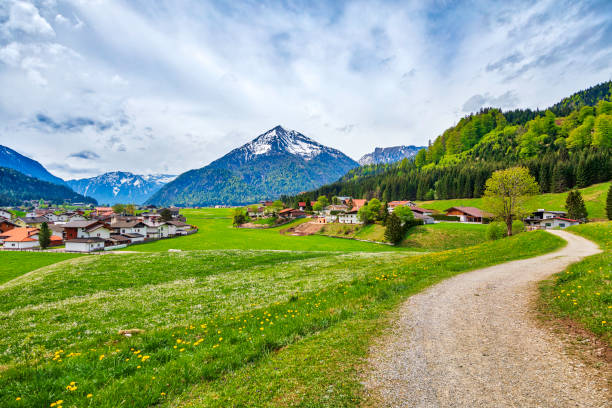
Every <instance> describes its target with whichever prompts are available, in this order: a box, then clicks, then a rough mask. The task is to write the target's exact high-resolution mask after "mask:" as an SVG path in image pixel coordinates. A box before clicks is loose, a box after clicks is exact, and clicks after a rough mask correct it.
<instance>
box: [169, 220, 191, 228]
mask: <svg viewBox="0 0 612 408" xmlns="http://www.w3.org/2000/svg"><path fill="white" fill-rule="evenodd" d="M166 224H170V225H174V226H175V227H188V226H189V224H186V223H184V222H183V221H166Z"/></svg>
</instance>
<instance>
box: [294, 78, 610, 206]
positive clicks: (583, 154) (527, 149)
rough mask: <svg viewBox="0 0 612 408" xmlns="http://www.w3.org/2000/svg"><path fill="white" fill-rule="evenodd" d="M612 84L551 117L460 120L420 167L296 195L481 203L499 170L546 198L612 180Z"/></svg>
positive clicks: (351, 176)
mask: <svg viewBox="0 0 612 408" xmlns="http://www.w3.org/2000/svg"><path fill="white" fill-rule="evenodd" d="M611 151H612V81H608V82H605V83H602V84H599V85H596V86H594V87H592V88H589V89H587V90H584V91H581V92H578V93H576V94H574V95H572V96H570V97H568V98H565V99H563V100H562V101H561V102H559V103H557V104H555V105H553V106H552V107H550V108H549V109H547V110H545V111H538V110H535V111H534V110H530V109H525V110H513V111H508V112H502V111H501V110H500V109H496V108H486V109H481V110H480V112H478V113H475V114H471V115H469V116H466V117H464V118H462V119H461V120H460V121H459V123H458V124H457V125H455V126H453V127H451V128H449V129H447V130H446V131H444V132H443V133H442V135H440V136H438V137H437V138H436V139H435V141H434V142H433V143H430V144H429V147H428V149H426V150H425V149H424V150H421V151H420V152H419V153H418V154H417V156H416V157H415V159H414V161H409V160H404V161H402V162H399V163H393V164H379V165H369V166H362V167H358V168H355V169H352V170H351V171H349V172H348V173H347V174H346V175H345V176H343V177H342V178H341V179H340V180H338V181H337V182H335V183H332V184H328V185H325V186H322V187H320V188H318V189H317V190H314V191H310V192H306V193H302V194H299V195H297V196H292V197H289V196H285V197H282V199H283V201H284V202H285V203H287V204H294V203H295V202H296V201H304V200H308V199H316V198H317V197H318V196H321V195H325V196H328V197H330V198H331V197H333V196H351V197H359V198H366V199H370V198H373V197H376V198H379V199H381V200H384V201H391V200H402V199H410V200H433V199H452V198H474V197H480V196H481V195H482V194H483V192H484V185H485V182H486V180H487V179H488V178H489V177H490V176H491V174H492V173H493V172H494V171H495V170H499V169H503V168H508V167H511V166H515V165H523V166H525V167H527V168H529V170H530V172H531V174H532V175H533V176H534V177H535V178H536V180H537V181H538V183H539V185H540V189H541V192H543V193H548V192H563V191H567V190H568V189H571V188H574V187H579V188H581V187H586V186H589V185H591V184H594V183H599V182H604V181H608V180H610V179H611V178H612V155H611Z"/></svg>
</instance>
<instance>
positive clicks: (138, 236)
mask: <svg viewBox="0 0 612 408" xmlns="http://www.w3.org/2000/svg"><path fill="white" fill-rule="evenodd" d="M123 236H124V237H129V238H144V235H141V234H135V233H129V234H123Z"/></svg>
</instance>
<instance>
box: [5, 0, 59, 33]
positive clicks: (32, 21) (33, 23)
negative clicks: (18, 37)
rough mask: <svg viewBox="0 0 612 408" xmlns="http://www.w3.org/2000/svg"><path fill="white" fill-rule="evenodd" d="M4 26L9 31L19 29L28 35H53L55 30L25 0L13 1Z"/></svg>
mask: <svg viewBox="0 0 612 408" xmlns="http://www.w3.org/2000/svg"><path fill="white" fill-rule="evenodd" d="M5 27H6V28H7V29H8V30H10V31H21V32H23V33H26V34H30V35H41V36H46V37H53V36H54V35H55V31H53V28H52V27H51V25H50V24H49V23H48V22H47V20H45V19H44V18H43V17H41V16H40V14H39V12H38V9H37V8H36V7H35V6H34V5H33V4H30V3H27V2H25V1H16V2H14V3H13V5H12V7H11V11H10V16H9V20H8V22H7V23H6V24H5Z"/></svg>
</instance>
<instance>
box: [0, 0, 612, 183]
mask: <svg viewBox="0 0 612 408" xmlns="http://www.w3.org/2000/svg"><path fill="white" fill-rule="evenodd" d="M155 4H156V6H155V7H153V6H151V2H150V1H147V0H131V1H129V2H128V1H121V0H105V1H80V0H68V1H61V2H60V1H43V0H36V1H34V0H31V1H29V2H26V1H23V0H19V1H15V0H5V1H0V144H6V145H9V146H11V147H13V148H16V149H17V150H19V149H21V150H24V151H25V150H28V151H32V154H33V155H34V156H36V158H37V160H39V161H41V162H42V163H43V164H46V163H56V162H57V157H58V156H57V155H58V152H62V153H60V154H62V155H63V156H61V157H64V156H66V155H67V154H69V153H70V152H81V151H95V152H96V153H97V154H99V156H100V158H98V159H96V167H98V168H99V169H100V170H102V171H111V170H116V169H119V168H120V169H126V170H131V171H133V172H136V173H141V174H146V173H154V172H160V171H169V172H172V173H176V174H178V173H181V172H183V171H186V170H189V169H191V168H199V167H202V166H203V165H205V164H207V163H209V162H211V161H213V160H215V159H217V158H218V157H220V156H221V155H223V154H225V153H227V152H228V151H229V150H231V149H233V148H235V147H238V146H240V145H241V144H243V143H245V142H247V141H249V140H250V139H252V138H253V137H255V136H257V135H258V134H260V133H262V132H264V131H266V130H267V129H270V128H271V127H273V126H274V125H276V124H277V123H282V124H283V125H286V126H287V127H289V128H293V129H296V130H299V131H301V132H302V133H304V134H306V135H307V136H310V137H313V138H314V139H316V140H317V141H318V142H320V143H323V144H325V145H328V146H331V147H334V148H338V149H340V150H342V151H343V152H345V153H346V154H348V155H349V156H352V157H360V156H362V155H363V154H364V153H367V152H369V151H371V150H372V149H373V148H374V147H375V145H379V146H381V145H382V146H385V145H387V146H396V145H424V144H426V143H427V141H428V140H429V139H432V140H433V139H434V138H435V137H436V136H437V135H439V134H440V133H441V132H442V131H444V129H446V128H448V127H449V126H451V125H452V124H453V123H456V122H457V121H458V120H459V119H460V118H461V117H462V116H463V115H464V114H465V112H471V111H475V110H478V109H479V108H480V107H482V106H499V107H502V108H504V109H509V108H514V107H526V108H536V107H539V108H545V107H547V106H550V105H551V104H553V103H555V102H557V101H559V100H560V99H561V98H563V97H565V96H568V95H570V94H571V93H572V92H575V91H576V90H579V89H584V88H586V87H588V86H590V85H593V84H595V83H598V82H601V81H604V80H608V79H610V78H611V77H612V71H611V67H610V64H609V60H610V56H612V2H610V1H609V0H589V1H585V2H572V1H569V0H561V1H560V2H553V1H551V0H543V1H538V2H507V1H501V0H493V1H485V0H469V1H467V0H457V1H452V2H450V1H446V0H444V1H435V2H426V1H407V2H397V1H392V0H373V1H365V0H356V1H351V2H343V1H337V2H329V1H328V2H326V1H314V2H313V1H305V0H292V1H281V2H279V1H270V0H264V1H260V2H215V1H196V0H184V1H181V2H174V1H171V0H159V1H158V2H156V3H155ZM109 33H110V34H109ZM470 96H471V97H470ZM519 102H520V105H519ZM38 115H42V116H38ZM50 135H51V136H52V137H50ZM372 135H376V138H372ZM92 146H95V148H92ZM75 160H76V159H75ZM164 166H167V168H168V170H162V169H163V168H164ZM70 171H71V169H70V168H67V167H66V168H63V169H57V173H58V175H59V176H62V177H69V176H70ZM79 174H80V173H79ZM91 175H94V174H91Z"/></svg>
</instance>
